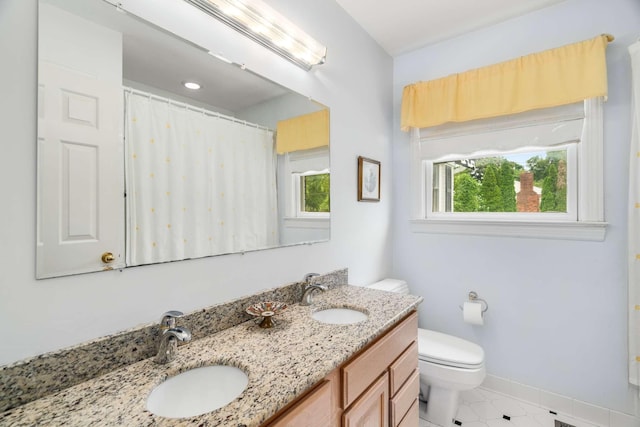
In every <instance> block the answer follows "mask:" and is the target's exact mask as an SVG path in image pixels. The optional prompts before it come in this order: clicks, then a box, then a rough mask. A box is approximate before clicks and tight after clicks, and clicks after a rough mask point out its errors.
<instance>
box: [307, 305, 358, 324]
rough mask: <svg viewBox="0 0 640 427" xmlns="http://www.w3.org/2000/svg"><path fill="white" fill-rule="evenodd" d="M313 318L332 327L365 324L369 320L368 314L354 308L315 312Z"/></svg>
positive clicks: (328, 309)
mask: <svg viewBox="0 0 640 427" xmlns="http://www.w3.org/2000/svg"><path fill="white" fill-rule="evenodd" d="M311 317H312V318H313V319H315V320H317V321H318V322H322V323H329V324H332V325H349V324H351V323H358V322H364V321H365V320H367V319H368V318H369V316H368V315H367V314H366V313H363V312H361V311H358V310H354V309H352V308H327V309H324V310H319V311H316V312H314V313H313V314H312V315H311Z"/></svg>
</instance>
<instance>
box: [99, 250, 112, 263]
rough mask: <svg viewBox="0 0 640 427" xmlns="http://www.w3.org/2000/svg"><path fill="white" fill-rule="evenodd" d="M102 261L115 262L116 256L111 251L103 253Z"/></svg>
mask: <svg viewBox="0 0 640 427" xmlns="http://www.w3.org/2000/svg"><path fill="white" fill-rule="evenodd" d="M101 259H102V262H104V263H105V264H109V263H110V262H113V261H114V260H115V259H116V257H114V256H113V254H112V253H111V252H105V253H103V254H102V257H101Z"/></svg>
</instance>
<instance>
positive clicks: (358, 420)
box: [342, 372, 389, 427]
mask: <svg viewBox="0 0 640 427" xmlns="http://www.w3.org/2000/svg"><path fill="white" fill-rule="evenodd" d="M388 402H389V374H387V373H386V372H385V373H384V375H382V376H381V377H380V378H378V379H377V380H376V381H375V382H374V383H373V384H372V385H371V387H370V388H369V389H368V390H367V391H365V392H364V394H362V396H360V397H359V398H358V399H357V400H356V401H355V402H354V403H353V405H351V407H350V408H349V409H348V410H347V411H346V412H345V413H344V414H343V415H342V427H388V426H389V410H388Z"/></svg>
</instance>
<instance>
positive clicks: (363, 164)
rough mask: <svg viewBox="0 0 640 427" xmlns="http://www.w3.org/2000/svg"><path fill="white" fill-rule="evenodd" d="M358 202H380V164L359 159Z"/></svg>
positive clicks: (363, 158)
mask: <svg viewBox="0 0 640 427" xmlns="http://www.w3.org/2000/svg"><path fill="white" fill-rule="evenodd" d="M358 201H359V202H379V201H380V162H379V161H377V160H371V159H367V158H366V157H362V156H360V157H358Z"/></svg>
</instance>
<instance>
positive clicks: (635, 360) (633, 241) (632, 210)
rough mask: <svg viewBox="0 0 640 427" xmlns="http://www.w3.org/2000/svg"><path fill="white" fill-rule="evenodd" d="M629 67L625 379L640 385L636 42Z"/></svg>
mask: <svg viewBox="0 0 640 427" xmlns="http://www.w3.org/2000/svg"><path fill="white" fill-rule="evenodd" d="M629 53H630V54H631V70H632V78H633V82H632V100H631V104H632V107H631V115H632V117H631V123H632V130H631V151H630V155H629V382H631V383H632V384H635V385H640V367H639V365H640V42H636V43H634V44H632V45H631V46H629Z"/></svg>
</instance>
